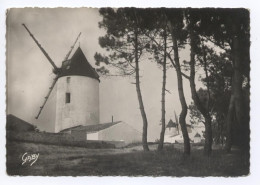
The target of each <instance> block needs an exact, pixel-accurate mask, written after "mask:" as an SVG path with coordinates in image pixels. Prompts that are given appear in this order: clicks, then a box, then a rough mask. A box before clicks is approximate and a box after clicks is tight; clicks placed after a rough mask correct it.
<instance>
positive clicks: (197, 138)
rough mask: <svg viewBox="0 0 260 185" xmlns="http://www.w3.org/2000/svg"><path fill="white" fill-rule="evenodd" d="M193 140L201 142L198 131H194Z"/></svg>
mask: <svg viewBox="0 0 260 185" xmlns="http://www.w3.org/2000/svg"><path fill="white" fill-rule="evenodd" d="M193 141H194V143H200V142H201V135H200V134H199V133H196V134H195V136H194V140H193Z"/></svg>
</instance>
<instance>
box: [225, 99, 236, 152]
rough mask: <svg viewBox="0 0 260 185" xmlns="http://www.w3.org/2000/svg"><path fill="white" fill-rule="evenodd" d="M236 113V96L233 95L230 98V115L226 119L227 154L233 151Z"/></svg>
mask: <svg viewBox="0 0 260 185" xmlns="http://www.w3.org/2000/svg"><path fill="white" fill-rule="evenodd" d="M234 111H235V98H234V95H233V94H232V95H231V97H230V102H229V106H228V114H227V118H226V137H227V138H226V145H225V150H226V151H227V152H230V151H231V147H232V122H233V116H234Z"/></svg>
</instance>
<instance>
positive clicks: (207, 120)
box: [189, 28, 212, 156]
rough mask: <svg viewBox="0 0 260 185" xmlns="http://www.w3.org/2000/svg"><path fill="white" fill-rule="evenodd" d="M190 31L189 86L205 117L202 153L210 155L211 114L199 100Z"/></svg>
mask: <svg viewBox="0 0 260 185" xmlns="http://www.w3.org/2000/svg"><path fill="white" fill-rule="evenodd" d="M189 32H190V88H191V95H192V99H193V101H194V104H195V105H196V107H197V108H198V110H199V111H200V112H201V114H202V115H203V117H204V119H205V145H204V154H205V155H208V156H209V155H210V154H211V151H212V130H211V116H210V114H209V111H208V110H207V109H206V108H205V107H204V106H203V104H202V102H201V101H200V99H199V97H198V94H197V90H196V84H195V50H194V49H195V47H196V45H195V40H194V39H195V38H194V33H193V30H192V28H190V30H189Z"/></svg>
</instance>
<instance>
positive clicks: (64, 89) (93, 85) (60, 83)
mask: <svg viewBox="0 0 260 185" xmlns="http://www.w3.org/2000/svg"><path fill="white" fill-rule="evenodd" d="M22 25H23V26H24V28H25V29H26V30H27V32H28V33H29V34H30V36H31V37H32V39H33V40H34V41H35V43H36V44H37V46H38V47H39V48H40V50H41V51H42V52H43V54H44V55H45V56H46V58H47V59H48V61H49V62H50V64H51V65H52V66H53V73H54V74H55V78H54V79H53V82H52V85H51V87H50V88H49V92H48V94H47V96H46V97H45V98H44V101H43V104H42V106H41V107H40V110H39V112H38V114H37V116H36V117H35V118H36V119H38V118H39V117H40V115H41V112H42V111H43V109H44V107H45V104H46V103H47V102H48V99H49V97H50V95H51V94H54V95H55V101H54V105H52V106H54V109H53V110H54V112H55V119H54V132H56V133H57V132H59V131H61V130H63V129H66V128H70V127H75V126H78V125H93V124H98V123H99V82H100V81H99V75H98V74H97V72H96V71H95V69H94V68H93V67H92V66H91V65H90V64H89V62H88V60H87V59H86V57H85V55H84V53H83V52H82V50H81V48H80V47H78V48H77V50H76V51H75V53H74V54H73V56H72V57H71V58H69V56H70V54H71V52H72V50H73V48H74V46H75V44H76V42H77V40H78V38H79V36H80V34H81V33H80V34H79V35H78V37H77V39H76V41H75V42H74V44H73V46H72V47H71V48H70V50H69V52H68V54H67V55H66V57H65V58H64V60H63V62H62V65H61V67H59V68H58V67H57V66H56V65H55V63H54V62H53V60H52V59H51V58H50V57H49V55H48V54H47V52H46V51H45V50H44V49H43V48H42V46H41V45H40V44H39V42H38V41H37V40H36V39H35V37H34V36H33V35H32V33H31V32H30V30H29V29H28V28H27V27H26V25H25V24H22ZM53 89H55V90H53Z"/></svg>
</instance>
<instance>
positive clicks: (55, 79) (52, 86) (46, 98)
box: [35, 75, 59, 119]
mask: <svg viewBox="0 0 260 185" xmlns="http://www.w3.org/2000/svg"><path fill="white" fill-rule="evenodd" d="M58 78H59V77H58V75H57V76H56V77H55V78H54V80H53V82H52V84H51V87H50V88H49V92H48V94H47V96H45V98H44V102H43V104H42V106H41V107H40V110H39V112H38V114H37V116H36V117H35V119H38V118H39V116H40V114H41V112H42V109H43V107H44V106H45V104H46V102H47V100H48V98H49V96H50V95H51V91H52V89H53V88H54V86H55V84H56V82H57V80H58Z"/></svg>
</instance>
